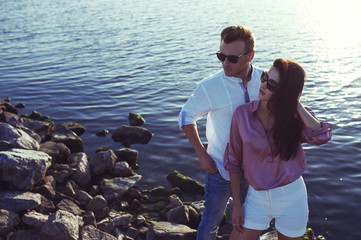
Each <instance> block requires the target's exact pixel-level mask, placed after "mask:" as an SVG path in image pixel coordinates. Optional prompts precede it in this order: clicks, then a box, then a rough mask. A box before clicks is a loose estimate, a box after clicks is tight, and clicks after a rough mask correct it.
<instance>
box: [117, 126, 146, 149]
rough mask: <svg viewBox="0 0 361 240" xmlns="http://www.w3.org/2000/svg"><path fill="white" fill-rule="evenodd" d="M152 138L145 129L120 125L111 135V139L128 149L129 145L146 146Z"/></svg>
mask: <svg viewBox="0 0 361 240" xmlns="http://www.w3.org/2000/svg"><path fill="white" fill-rule="evenodd" d="M152 136H153V133H151V132H150V131H149V130H147V129H145V128H142V127H136V126H126V125H122V126H120V127H119V128H118V129H116V130H115V132H114V133H113V134H112V139H113V140H114V142H120V143H122V144H123V145H124V146H125V147H130V145H131V144H136V143H140V144H147V143H148V142H149V140H150V139H151V138H152Z"/></svg>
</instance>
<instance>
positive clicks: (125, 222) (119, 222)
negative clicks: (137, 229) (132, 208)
mask: <svg viewBox="0 0 361 240" xmlns="http://www.w3.org/2000/svg"><path fill="white" fill-rule="evenodd" d="M132 220H133V216H132V215H131V214H129V213H124V214H121V215H118V216H115V217H113V218H111V219H110V222H111V223H112V224H113V225H114V226H115V227H122V228H126V227H128V226H130V225H131V222H132Z"/></svg>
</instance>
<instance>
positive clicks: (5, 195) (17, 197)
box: [0, 191, 41, 212]
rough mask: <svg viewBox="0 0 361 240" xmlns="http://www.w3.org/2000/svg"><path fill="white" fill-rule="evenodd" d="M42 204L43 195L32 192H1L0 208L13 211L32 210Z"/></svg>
mask: <svg viewBox="0 0 361 240" xmlns="http://www.w3.org/2000/svg"><path fill="white" fill-rule="evenodd" d="M40 204H41V195H40V194H39V193H32V192H19V191H3V192H0V209H6V210H8V211H12V212H19V211H24V210H25V211H26V210H32V209H34V208H36V207H37V206H39V205H40Z"/></svg>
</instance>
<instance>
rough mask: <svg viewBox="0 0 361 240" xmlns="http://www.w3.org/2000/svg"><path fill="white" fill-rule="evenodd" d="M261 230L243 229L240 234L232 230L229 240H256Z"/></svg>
mask: <svg viewBox="0 0 361 240" xmlns="http://www.w3.org/2000/svg"><path fill="white" fill-rule="evenodd" d="M262 232H263V230H253V229H249V228H244V231H243V232H242V233H237V232H236V230H234V229H233V230H232V232H231V236H230V238H229V240H257V238H258V237H259V235H261V233H262Z"/></svg>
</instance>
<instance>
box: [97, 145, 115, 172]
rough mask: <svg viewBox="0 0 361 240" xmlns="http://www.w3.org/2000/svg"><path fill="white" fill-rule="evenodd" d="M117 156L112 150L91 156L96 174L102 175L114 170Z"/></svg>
mask: <svg viewBox="0 0 361 240" xmlns="http://www.w3.org/2000/svg"><path fill="white" fill-rule="evenodd" d="M116 160H117V157H116V156H115V154H114V152H113V151H112V150H108V151H106V152H98V153H96V154H94V156H93V157H92V158H90V168H91V170H92V172H93V173H94V174H95V175H101V174H103V173H106V172H112V171H113V169H114V166H115V162H116Z"/></svg>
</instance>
